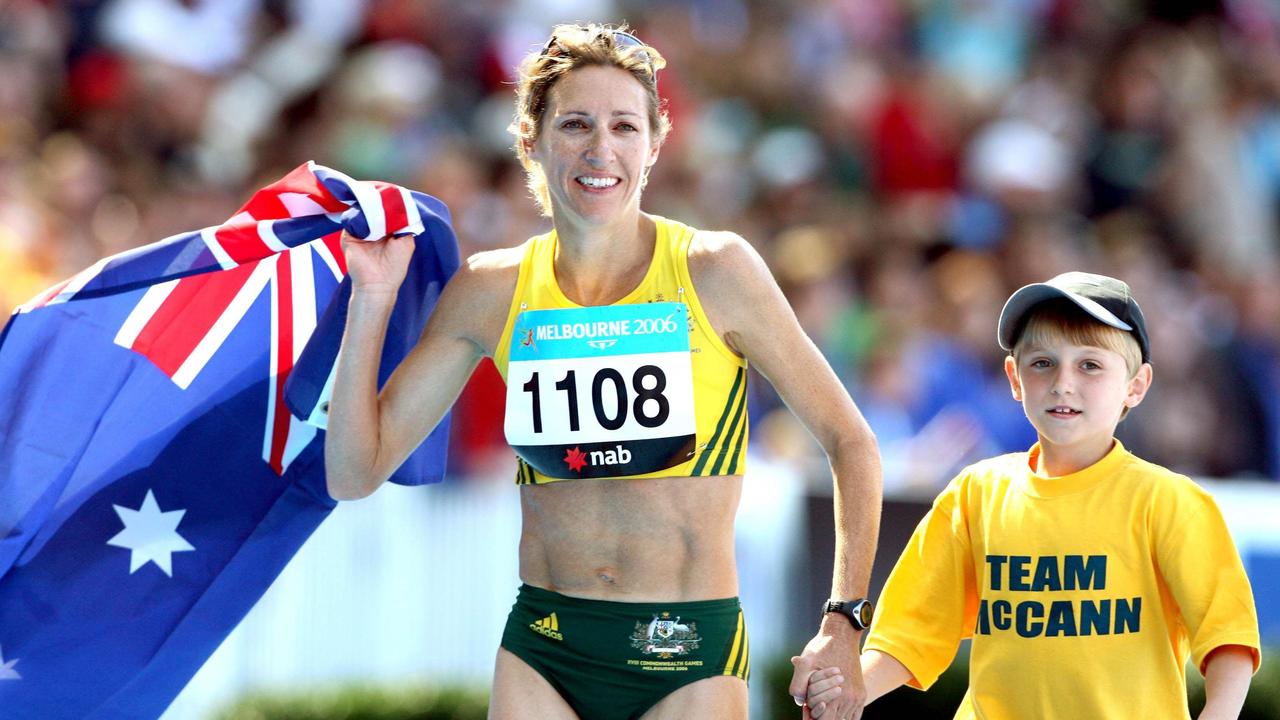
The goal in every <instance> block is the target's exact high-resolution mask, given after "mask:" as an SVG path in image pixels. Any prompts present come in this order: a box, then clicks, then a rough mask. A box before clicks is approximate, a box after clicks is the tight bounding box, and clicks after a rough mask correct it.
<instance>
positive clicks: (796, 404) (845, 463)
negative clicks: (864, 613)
mask: <svg viewBox="0 0 1280 720" xmlns="http://www.w3.org/2000/svg"><path fill="white" fill-rule="evenodd" d="M689 268H690V273H691V274H692V275H693V278H694V284H695V286H696V289H697V292H698V296H699V298H700V299H701V301H702V305H703V308H704V309H705V310H706V312H707V315H708V317H709V319H710V320H711V323H712V326H713V327H715V329H716V331H717V332H719V333H720V335H721V337H723V338H724V340H725V342H726V343H727V344H728V345H729V346H730V347H731V348H733V349H734V350H736V351H737V352H739V353H741V354H742V355H744V356H745V357H746V358H747V360H748V361H749V362H750V363H752V364H753V365H754V366H755V368H756V369H757V370H759V371H760V373H761V374H762V375H764V376H765V377H766V378H767V379H768V380H769V382H770V383H772V384H773V387H774V389H776V390H777V391H778V394H779V396H780V397H781V398H782V400H783V401H784V402H785V403H786V404H787V406H788V407H789V408H790V409H791V411H792V412H793V413H794V414H795V415H796V417H797V418H799V420H800V422H801V423H802V424H803V425H804V426H805V427H806V428H807V429H808V430H809V432H810V433H811V434H812V435H813V436H814V438H816V439H817V441H818V443H819V444H820V445H821V446H822V449H823V450H824V451H825V452H826V454H827V458H828V460H829V461H830V463H831V472H832V482H833V485H834V487H835V498H834V500H835V502H834V504H835V525H836V548H835V560H834V572H833V577H832V582H831V597H833V598H842V599H852V598H858V597H866V594H867V586H868V583H869V582H870V574H871V562H872V560H873V558H874V556H875V547H876V537H877V534H878V533H879V528H880V503H881V471H880V454H879V450H878V448H877V446H876V441H875V437H874V435H872V433H871V429H870V427H869V426H868V425H867V423H866V421H865V420H864V419H863V417H862V415H861V413H859V412H858V409H857V407H855V406H854V404H853V400H852V399H850V397H849V393H848V392H847V391H846V390H845V388H844V385H843V384H841V382H840V380H839V378H837V377H836V374H835V372H834V371H833V370H832V369H831V366H830V365H829V364H828V363H827V361H826V359H825V358H823V357H822V354H821V353H820V352H819V351H818V348H817V347H816V346H815V345H814V344H813V342H812V341H811V340H810V339H809V337H808V336H807V335H805V333H804V330H803V329H801V327H800V323H799V321H797V320H796V316H795V313H794V312H793V311H792V310H791V306H790V305H789V304H788V303H787V300H786V298H785V297H784V296H783V294H782V291H781V290H780V289H779V288H778V284H777V283H776V282H775V281H774V279H773V276H772V275H771V274H770V272H769V269H768V267H766V266H765V263H764V260H762V259H761V258H760V256H759V254H757V253H756V251H755V250H754V249H753V248H752V247H751V246H750V245H748V244H747V243H746V241H744V240H743V239H742V238H740V237H738V236H737V235H734V234H732V233H699V238H698V239H696V240H695V242H694V245H693V246H692V247H691V248H690V252H689ZM813 612H814V613H815V614H816V613H817V612H818V608H814V609H813ZM860 634H861V633H860V632H858V631H856V630H855V629H854V628H853V626H852V625H851V624H850V623H849V621H848V620H847V619H846V618H844V617H842V616H839V615H834V614H832V615H827V616H826V617H825V618H823V619H822V621H821V625H820V628H819V631H818V634H817V635H816V636H814V638H813V640H811V641H810V642H809V644H808V645H807V646H806V647H805V649H804V652H803V653H802V654H801V656H800V657H799V658H798V659H797V660H796V673H795V675H794V677H793V679H792V687H791V690H792V695H793V696H796V697H800V698H803V697H804V695H805V688H806V686H807V684H808V678H809V675H810V674H811V673H812V672H813V671H814V670H815V669H817V668H827V667H838V668H840V674H841V675H842V676H843V677H844V678H845V683H844V685H843V686H842V692H841V695H840V697H839V698H838V699H837V700H835V701H833V702H832V703H830V704H829V708H828V710H827V712H831V710H832V709H834V710H835V712H836V715H837V716H838V717H847V716H849V715H850V714H851V713H854V712H856V710H857V708H860V707H861V705H862V700H863V697H864V692H863V688H862V676H861V670H860V665H859V663H858V642H859V638H860Z"/></svg>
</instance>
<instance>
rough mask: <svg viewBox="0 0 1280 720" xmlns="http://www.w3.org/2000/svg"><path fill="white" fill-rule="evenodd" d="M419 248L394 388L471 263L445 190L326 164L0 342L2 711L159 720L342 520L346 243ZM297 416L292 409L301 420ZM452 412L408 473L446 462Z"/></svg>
mask: <svg viewBox="0 0 1280 720" xmlns="http://www.w3.org/2000/svg"><path fill="white" fill-rule="evenodd" d="M344 227H345V228H346V229H347V230H348V231H349V232H350V233H351V234H352V235H355V236H356V237H358V238H367V239H370V240H376V239H378V238H381V237H383V236H386V235H394V234H404V233H411V234H413V235H415V236H416V243H417V244H416V250H415V253H414V257H413V260H412V264H411V266H410V269H409V274H408V278H407V279H406V281H405V284H404V286H403V287H402V288H401V291H400V296H399V299H398V302H397V305H396V308H395V310H394V312H393V315H392V319H391V326H390V328H389V332H388V340H387V345H386V349H385V351H384V353H383V358H382V370H381V381H385V380H386V378H387V376H388V375H390V372H391V370H393V369H394V367H395V366H396V365H397V364H398V363H399V361H400V360H401V359H402V358H403V357H404V355H405V354H406V353H407V351H408V349H409V348H410V347H411V346H412V344H413V343H414V342H415V341H416V339H417V337H418V335H419V333H420V332H421V330H422V328H423V326H424V324H425V322H426V318H427V315H428V313H429V312H430V311H431V309H432V307H433V306H434V304H435V301H436V299H437V297H438V295H439V292H440V290H441V288H442V286H443V285H444V283H445V282H446V281H447V280H448V278H449V277H450V276H451V275H452V274H453V272H454V271H455V270H456V269H457V267H458V249H457V244H456V241H455V239H454V235H453V231H452V228H451V227H450V223H449V215H448V210H447V208H445V206H444V205H443V204H442V203H440V202H439V201H438V200H436V199H435V198H432V197H429V196H426V195H423V194H420V193H414V192H410V191H408V190H405V189H404V188H401V187H397V186H394V185H389V184H385V183H377V182H360V181H355V180H352V179H351V178H349V177H346V176H345V175H343V174H341V173H339V172H336V171H334V170H331V169H328V168H324V167H321V166H318V165H315V164H310V163H309V164H307V165H304V166H302V167H299V168H297V169H296V170H294V171H293V172H292V173H290V174H289V175H288V176H286V177H285V178H283V179H282V180H280V181H279V182H277V183H275V184H273V185H271V186H269V187H267V188H265V189H264V190H261V191H259V192H258V193H256V194H255V195H254V196H253V198H252V199H251V200H250V201H249V203H248V204H246V205H245V206H244V208H242V209H241V210H240V212H238V213H237V214H236V215H235V216H234V217H232V218H231V219H230V220H228V221H227V222H226V223H223V224H222V225H220V226H216V227H211V228H205V229H204V230H200V231H196V232H191V233H183V234H180V235H176V236H173V237H170V238H168V239H165V240H162V241H160V242H157V243H154V244H152V245H148V246H145V247H142V248H138V249H136V250H132V251H129V252H126V253H123V254H120V255H116V256H114V257H110V258H107V259H105V260H103V261H101V262H99V263H97V264H96V265H94V266H93V267H91V268H89V269H88V270H85V271H84V272H82V273H80V274H79V275H76V276H75V277H73V278H71V279H70V280H68V281H66V282H64V283H61V284H60V285H57V286H55V287H53V288H51V289H50V290H49V291H47V292H46V293H44V294H42V295H41V296H39V297H37V298H36V299H34V300H33V301H31V302H30V303H28V304H27V305H24V306H22V307H20V308H19V309H18V310H17V311H16V312H15V313H14V314H13V316H12V317H11V318H10V319H9V322H8V324H7V325H6V326H5V328H4V330H3V332H0V717H3V718H6V720H14V719H18V718H22V719H27V718H30V719H31V720H37V719H38V720H56V719H57V718H96V719H102V720H105V719H108V718H129V719H131V720H132V719H135V718H154V717H157V716H159V715H160V714H161V713H162V712H164V710H165V708H166V707H168V705H169V703H170V702H171V701H172V700H173V698H174V697H175V696H176V695H177V694H178V692H179V691H180V690H181V689H182V688H183V686H184V685H185V684H186V683H187V681H188V680H189V679H190V678H191V676H192V675H194V674H195V672H196V671H197V670H198V669H199V668H200V666H201V664H203V662H204V661H205V659H206V658H208V657H209V655H211V654H212V653H213V651H214V649H216V648H217V647H218V645H219V643H221V641H222V640H223V638H225V637H226V635H227V634H228V633H229V632H230V631H231V630H232V628H234V627H235V625H236V623H238V622H239V621H240V619H241V618H242V617H243V616H244V615H245V613H247V612H248V611H249V609H250V608H251V607H252V606H253V604H254V603H255V602H256V601H257V600H258V598H259V597H261V595H262V594H263V593H264V592H265V591H266V589H267V587H268V586H269V585H270V584H271V582H272V581H273V580H274V579H275V577H276V575H277V574H279V572H280V571H281V570H282V569H283V568H284V566H285V564H286V563H287V562H288V561H289V559H290V558H291V557H293V555H294V553H295V552H296V551H297V550H298V548H299V547H300V546H301V545H302V543H303V541H305V540H306V539H307V537H308V536H310V535H311V533H312V531H314V530H315V529H316V527H317V526H318V525H319V524H320V522H321V521H322V520H323V519H324V518H325V517H326V516H327V515H328V513H329V512H330V510H332V509H333V507H334V504H335V503H334V501H333V500H332V499H331V498H330V497H329V496H328V493H327V492H326V490H325V479H324V452H323V440H324V431H323V429H322V428H323V426H324V424H325V423H324V417H325V411H326V409H327V404H326V400H325V398H326V393H327V383H328V382H329V381H330V378H331V374H330V372H331V369H332V365H333V359H334V357H335V356H336V353H337V348H338V344H339V343H340V341H341V333H342V327H343V322H344V318H345V311H346V305H347V303H346V300H347V298H348V297H349V296H350V289H349V288H350V283H349V282H344V277H345V270H346V268H345V264H344V260H343V255H342V250H341V246H340V244H339V232H340V231H341V230H342V229H343V228H344ZM291 409H292V412H291ZM447 427H448V419H447V418H446V419H445V420H444V421H442V422H441V423H440V427H439V428H437V430H436V431H435V432H434V433H433V434H432V435H431V437H429V438H428V439H427V441H426V442H425V443H424V444H423V446H422V447H421V448H419V449H418V451H417V452H416V453H415V454H414V455H413V456H412V457H411V458H410V459H409V460H408V461H407V462H406V463H405V464H404V465H403V466H402V467H401V468H400V469H399V470H398V471H397V473H396V475H395V476H394V477H393V478H392V480H393V481H396V482H400V483H403V484H421V483H428V482H436V481H439V480H440V479H441V478H442V475H443V471H444V450H445V446H446V443H447V437H446V436H445V433H446V431H447Z"/></svg>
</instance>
